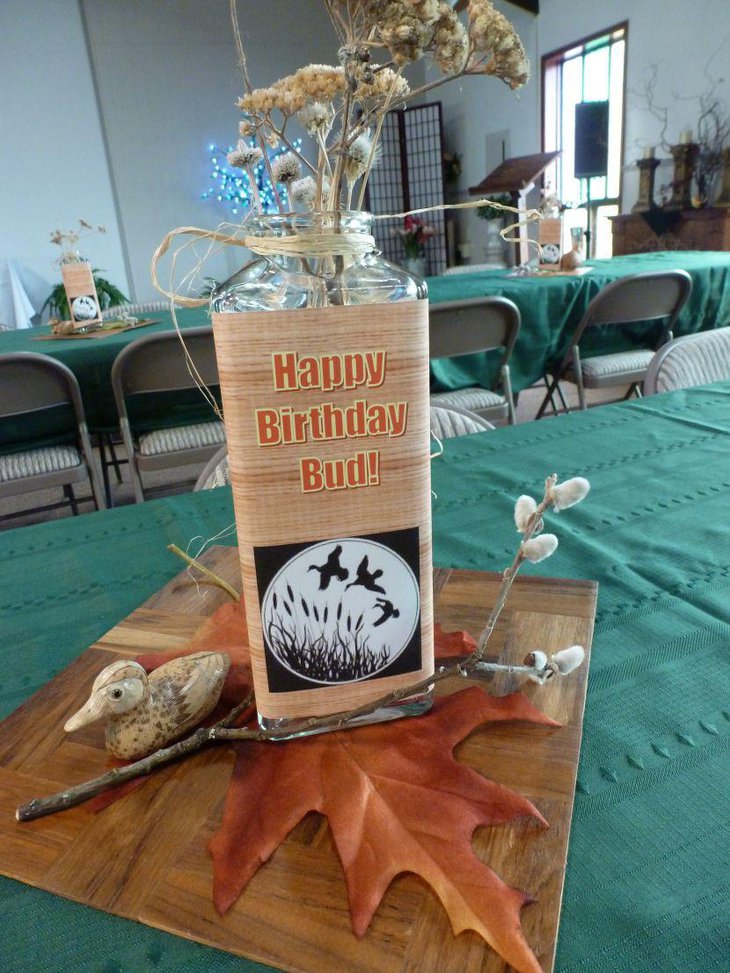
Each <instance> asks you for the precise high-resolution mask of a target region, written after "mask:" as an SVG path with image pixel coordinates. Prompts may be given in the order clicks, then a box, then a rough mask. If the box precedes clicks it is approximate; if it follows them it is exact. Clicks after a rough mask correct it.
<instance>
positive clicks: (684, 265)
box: [428, 251, 730, 392]
mask: <svg viewBox="0 0 730 973" xmlns="http://www.w3.org/2000/svg"><path fill="white" fill-rule="evenodd" d="M677 269H679V270H686V271H687V272H688V273H689V275H690V276H691V278H692V293H691V294H690V297H689V300H688V301H687V303H686V305H685V306H684V308H683V310H682V312H681V313H680V315H679V317H678V318H677V321H676V323H675V327H674V334H675V337H679V336H680V335H684V334H690V333H692V332H695V331H706V330H710V329H712V328H720V327H727V326H728V325H730V253H724V252H709V251H708V252H699V251H654V252H651V253H638V254H632V255H630V256H625V257H610V258H605V259H602V260H588V261H586V262H585V264H584V265H583V266H582V267H581V268H579V269H578V270H577V271H576V272H569V273H559V272H555V271H544V272H542V273H522V272H521V271H520V270H515V269H511V270H484V271H478V272H474V273H467V272H464V273H455V274H453V275H452V274H445V275H443V276H441V277H431V278H429V279H428V293H429V300H430V301H431V302H432V303H434V304H439V303H441V302H443V301H452V300H466V299H469V298H477V297H507V298H509V299H510V300H511V301H514V303H515V304H516V305H517V307H518V308H519V310H520V316H521V319H522V327H521V330H520V334H519V336H518V338H517V342H516V344H515V348H514V351H513V352H512V357H511V359H510V373H511V380H512V388H513V390H514V391H515V392H520V391H521V390H522V389H525V388H529V387H530V386H531V385H534V384H535V383H536V382H539V381H541V380H542V379H543V378H544V376H545V374H546V373H550V369H551V368H553V367H555V366H557V365H558V364H559V363H560V361H561V359H562V357H563V354H564V353H565V351H566V350H567V348H568V345H569V342H570V337H571V335H572V334H573V332H574V331H575V329H576V328H577V326H578V324H579V322H580V320H581V318H582V316H583V314H584V313H585V311H586V309H587V307H588V305H589V304H590V302H591V301H592V300H593V298H594V297H595V296H596V295H597V294H598V293H599V291H601V290H602V289H603V288H604V287H606V285H607V284H611V283H613V281H615V280H618V279H619V278H621V277H627V276H629V275H631V274H640V273H647V272H661V271H667V270H677ZM660 334H661V326H658V325H657V324H656V323H653V324H645V323H639V324H634V325H629V326H624V327H622V328H620V329H619V328H609V327H606V326H603V327H598V328H592V329H591V330H590V332H589V333H588V334H586V335H585V336H584V339H583V340H582V341H581V349H582V350H583V351H584V353H588V354H608V353H611V352H615V351H624V350H628V349H629V348H631V347H637V346H638V347H641V346H644V347H646V343H647V341H649V342H650V343H652V344H653V346H654V347H656V342H658V340H659V337H660ZM498 362H499V356H496V355H491V354H483V353H482V354H477V355H462V356H459V358H456V359H454V358H450V359H446V358H442V359H439V360H438V361H431V390H432V391H434V392H441V391H448V390H450V389H457V388H467V387H469V386H474V385H476V386H483V387H484V388H490V387H491V384H492V382H493V381H494V378H495V375H496V374H497V366H498Z"/></svg>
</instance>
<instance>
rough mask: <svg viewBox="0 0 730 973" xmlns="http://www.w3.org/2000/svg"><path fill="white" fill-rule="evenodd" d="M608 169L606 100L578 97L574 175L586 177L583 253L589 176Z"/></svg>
mask: <svg viewBox="0 0 730 973" xmlns="http://www.w3.org/2000/svg"><path fill="white" fill-rule="evenodd" d="M607 173H608V102H607V101H581V102H579V103H578V104H577V105H576V106H575V167H574V173H573V175H574V176H575V178H576V179H585V180H586V193H587V199H586V213H587V219H586V256H587V257H590V256H591V255H592V251H591V237H592V235H593V229H592V222H593V214H592V210H591V179H592V178H594V177H596V176H605V175H607Z"/></svg>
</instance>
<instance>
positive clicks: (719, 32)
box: [536, 0, 730, 212]
mask: <svg viewBox="0 0 730 973" xmlns="http://www.w3.org/2000/svg"><path fill="white" fill-rule="evenodd" d="M540 8H541V10H540V16H539V18H538V44H539V49H540V55H543V54H546V53H548V52H550V51H553V50H556V49H557V48H560V47H564V46H565V44H566V43H570V42H571V41H572V40H579V39H580V38H581V37H585V36H587V35H590V34H594V33H597V32H599V31H601V30H603V29H604V28H606V27H611V26H613V25H614V24H617V23H620V22H621V21H624V20H628V22H629V34H628V47H627V60H626V122H625V130H624V165H625V168H624V181H623V198H622V209H623V211H624V212H627V211H628V210H630V209H631V207H632V206H633V204H634V203H635V202H636V197H637V194H638V186H639V179H638V171H637V169H636V165H635V162H636V159H637V158H640V157H641V154H642V149H643V147H645V146H650V145H652V146H656V145H657V144H658V142H659V140H660V129H661V125H660V123H659V122H658V121H657V119H656V118H654V117H653V116H652V114H651V113H650V112H649V111H648V110H647V102H646V98H645V97H643V96H642V95H641V93H640V92H641V90H643V88H644V85H645V83H646V81H647V80H648V79H649V68H650V66H651V65H656V66H657V68H658V73H657V86H656V95H655V97H656V103H657V104H658V105H662V106H664V105H666V106H668V108H669V112H668V120H669V125H668V128H667V133H666V137H667V141H668V142H669V144H670V145H674V144H676V143H677V142H678V141H679V136H680V133H681V132H682V131H684V130H686V129H693V130H694V131H695V133H696V119H697V115H698V102H697V100H696V98H697V97H698V96H699V95H701V94H702V93H703V92H704V91H706V90H707V87H708V84H709V81H708V77H707V76H706V74H705V72H706V71H707V72H708V73H709V75H710V76H712V77H714V78H722V77H727V75H728V65H729V64H730V0H640V2H638V3H637V2H636V0H611V3H605V2H599V0H586V2H583V3H576V2H575V0H543V2H542V3H541V4H540ZM536 70H537V71H539V64H536ZM718 93H719V94H720V95H721V96H722V97H723V100H724V102H725V105H726V109H727V110H728V111H730V77H728V79H727V83H726V84H724V85H722V86H721V88H719V89H718ZM656 154H657V158H665V159H666V160H667V161H665V162H663V163H662V165H661V166H660V167H659V169H658V170H657V178H656V182H657V185H658V184H659V183H660V182H668V181H669V180H671V178H672V164H671V160H669V159H668V158H667V153H666V151H665V150H661V149H658V148H657V152H656Z"/></svg>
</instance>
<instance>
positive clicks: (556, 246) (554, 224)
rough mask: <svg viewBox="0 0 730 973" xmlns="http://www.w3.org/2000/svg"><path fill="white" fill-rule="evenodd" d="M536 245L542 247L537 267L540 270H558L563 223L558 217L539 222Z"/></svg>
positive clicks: (561, 249) (561, 250)
mask: <svg viewBox="0 0 730 973" xmlns="http://www.w3.org/2000/svg"><path fill="white" fill-rule="evenodd" d="M537 233H538V237H537V239H538V243H539V244H540V246H541V247H542V253H541V255H540V261H539V263H538V267H539V268H540V270H558V269H559V267H560V256H561V254H562V252H563V243H562V241H563V221H562V219H561V218H560V217H551V218H548V219H544V220H540V222H539V224H538V230H537Z"/></svg>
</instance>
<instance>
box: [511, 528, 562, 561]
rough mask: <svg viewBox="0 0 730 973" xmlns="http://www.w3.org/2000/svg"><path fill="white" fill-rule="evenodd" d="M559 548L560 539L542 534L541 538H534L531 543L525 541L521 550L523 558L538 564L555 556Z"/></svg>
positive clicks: (552, 535)
mask: <svg viewBox="0 0 730 973" xmlns="http://www.w3.org/2000/svg"><path fill="white" fill-rule="evenodd" d="M557 546H558V539H557V537H556V536H555V534H540V536H539V537H532V538H531V539H530V540H529V541H525V542H524V543H523V544H522V547H521V548H520V550H521V552H522V555H523V557H525V558H526V559H527V560H528V561H531V562H532V563H533V564H537V563H538V561H544V560H545V558H546V557H550V555H551V554H554V553H555V550H556V549H557Z"/></svg>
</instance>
